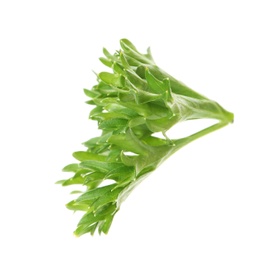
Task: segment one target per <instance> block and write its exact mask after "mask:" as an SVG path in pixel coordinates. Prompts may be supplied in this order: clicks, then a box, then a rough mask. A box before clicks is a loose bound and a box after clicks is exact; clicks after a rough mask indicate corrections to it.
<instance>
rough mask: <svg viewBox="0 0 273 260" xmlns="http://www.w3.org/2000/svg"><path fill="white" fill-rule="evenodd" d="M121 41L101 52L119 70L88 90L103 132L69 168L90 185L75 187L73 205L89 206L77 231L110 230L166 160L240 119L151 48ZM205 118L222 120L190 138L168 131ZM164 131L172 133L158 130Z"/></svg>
mask: <svg viewBox="0 0 273 260" xmlns="http://www.w3.org/2000/svg"><path fill="white" fill-rule="evenodd" d="M120 44H121V50H120V51H118V52H116V53H115V54H114V55H112V54H110V53H109V52H108V51H107V50H106V49H103V53H104V55H105V57H104V58H100V60H101V62H102V63H103V64H104V65H106V66H107V67H110V68H111V69H112V70H113V72H112V73H109V72H101V73H99V74H98V83H97V85H95V86H94V87H93V88H92V89H91V90H87V89H85V90H84V92H85V94H86V95H87V96H88V97H89V98H90V101H87V103H88V104H90V105H92V106H94V107H93V109H92V110H91V112H90V119H92V120H96V121H97V122H98V128H99V129H101V135H100V136H98V137H94V138H92V139H90V140H88V141H86V142H85V143H84V145H85V146H86V147H87V150H86V151H79V152H75V153H74V154H73V156H74V157H75V158H76V159H77V160H78V161H79V162H78V163H74V164H70V165H68V166H66V167H65V168H64V169H63V171H65V172H72V173H73V176H72V177H71V178H69V179H66V180H63V181H60V182H59V183H61V184H62V185H63V186H67V185H71V184H81V185H83V186H84V187H85V191H83V192H81V191H75V192H74V193H81V195H80V196H79V197H78V198H77V199H75V200H72V201H71V202H69V203H68V204H67V205H66V206H67V208H68V209H71V210H74V211H77V210H80V211H84V212H85V214H84V215H83V217H82V218H81V220H80V222H79V223H78V227H77V229H76V230H75V232H74V233H75V235H76V236H81V235H83V234H85V233H91V234H92V235H93V234H94V232H95V231H96V230H98V232H99V233H101V232H103V233H107V232H108V230H109V228H110V226H111V223H112V221H113V218H114V216H115V214H116V213H117V211H118V210H119V208H120V206H121V203H122V202H123V201H124V200H125V199H126V198H127V196H128V195H129V194H130V192H131V191H132V190H133V189H134V188H135V187H136V186H137V185H138V184H139V183H140V182H141V181H142V180H143V179H144V178H146V177H147V176H148V175H149V174H150V173H151V172H152V171H153V170H155V169H156V168H157V167H158V166H159V165H160V164H161V163H162V162H163V161H164V160H166V159H167V158H168V157H169V156H170V155H172V154H173V153H175V152H176V151H178V150H179V149H180V148H182V147H183V146H185V145H186V144H188V143H190V142H192V141H193V140H195V139H197V138H199V137H202V136H204V135H206V134H208V133H210V132H213V131H215V130H217V129H219V128H221V127H223V126H225V125H227V124H228V123H231V122H233V114H232V113H230V112H228V111H226V110H225V109H223V108H222V107H221V106H220V105H219V104H218V103H216V102H214V101H212V100H210V99H208V98H206V97H204V96H202V95H200V94H198V93H197V92H195V91H193V90H192V89H190V88H188V87H187V86H186V85H185V84H183V83H181V82H180V81H178V80H176V79H175V78H173V77H172V76H170V75H169V74H167V73H166V72H165V71H163V70H162V69H161V68H159V67H158V66H157V65H156V64H155V62H154V60H153V58H152V56H151V52H150V49H148V52H147V54H141V53H139V52H138V51H137V49H136V47H135V46H134V45H133V44H132V43H131V42H130V41H128V40H127V39H122V40H121V41H120ZM201 118H212V119H217V120H218V121H217V123H216V124H214V125H212V126H210V127H207V128H205V129H203V130H201V131H199V132H197V133H193V134H192V135H190V136H188V137H185V138H180V139H170V138H168V137H167V135H166V133H167V131H168V130H169V129H170V128H171V127H172V126H174V125H175V124H177V123H179V122H181V121H185V120H192V119H201ZM156 132H162V133H163V135H164V136H165V138H158V137H154V136H153V134H154V133H156ZM106 180H108V181H107V182H105V181H106ZM109 180H111V181H112V182H111V184H109ZM107 183H108V184H107Z"/></svg>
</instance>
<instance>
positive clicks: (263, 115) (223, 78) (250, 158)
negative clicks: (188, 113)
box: [0, 0, 273, 260]
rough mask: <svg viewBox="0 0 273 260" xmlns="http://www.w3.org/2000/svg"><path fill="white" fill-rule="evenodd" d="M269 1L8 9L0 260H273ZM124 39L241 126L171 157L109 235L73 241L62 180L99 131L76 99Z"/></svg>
mask: <svg viewBox="0 0 273 260" xmlns="http://www.w3.org/2000/svg"><path fill="white" fill-rule="evenodd" d="M271 2H272V1H263V0H259V1H251V0H249V1H242V0H236V1H232V0H230V1H194V0H193V1H172V0H168V1H148V0H146V1H141V0H139V1H121V0H119V1H118V0H116V1H103V0H101V1H91V0H90V1H69V0H66V1H60V0H54V1H50V0H47V1H27V0H25V1H12V0H10V1H8V0H6V1H1V4H0V37H1V40H0V125H1V128H0V129H1V135H0V151H1V157H0V158H1V177H0V178H1V179H0V193H1V203H0V206H1V214H0V238H1V250H0V258H1V259H6V260H9V259H31V260H32V259H41V260H43V259H67V260H68V259H121V260H123V259H133V260H134V259H158V258H159V257H162V258H161V259H174V260H176V259H187V260H191V259H210V260H213V259H217V260H219V259H233V260H235V259H238V260H239V259H240V260H242V259H248V260H249V259H263V260H267V259H271V260H272V259H273V223H272V222H273V210H272V206H273V189H272V185H273V177H272V174H273V167H272V147H273V141H272V132H273V127H272V112H273V109H272V87H273V80H272V69H273V48H272V46H273V38H272V31H273V30H272V29H273V28H272V25H273V18H272V17H273V16H272V11H273V8H272V7H271V5H270V4H271ZM123 37H126V38H129V39H130V40H131V41H132V42H133V43H134V44H135V45H136V46H137V47H138V48H139V49H140V50H141V51H142V52H144V51H145V50H146V48H147V47H148V46H151V48H152V52H153V56H154V58H155V60H156V61H157V63H158V64H159V65H160V66H161V67H163V69H165V70H166V71H168V72H169V73H170V74H172V75H174V76H175V77H177V78H179V79H180V80H182V81H183V82H185V83H186V84H187V85H188V86H190V87H191V88H193V89H194V90H196V91H199V92H201V93H202V94H204V95H205V96H208V97H210V98H211V99H214V100H216V101H218V102H219V103H220V104H221V105H223V106H224V107H225V108H226V109H228V110H230V111H232V112H234V114H235V123H234V124H233V125H229V126H227V127H225V128H224V129H221V130H219V131H217V132H215V133H213V134H211V135H209V136H206V137H203V138H202V139H199V140H197V141H195V142H194V143H192V144H190V145H189V146H187V147H185V148H183V149H182V150H181V151H179V152H178V153H177V154H175V155H174V156H173V157H171V158H170V159H168V161H166V162H165V163H164V164H163V165H162V166H161V167H160V168H159V169H158V170H157V171H156V172H154V173H153V174H152V176H150V177H149V178H148V179H146V180H145V181H144V182H143V183H142V184H141V185H140V186H139V187H138V188H137V189H136V190H135V191H134V192H133V193H132V194H131V196H130V197H129V198H128V200H127V201H126V202H125V203H124V204H123V205H122V208H121V210H120V211H119V213H118V214H117V215H116V218H115V220H114V222H113V225H112V227H111V229H110V233H109V234H108V235H107V236H104V235H102V236H99V235H96V236H94V237H91V236H89V235H85V236H82V237H81V238H76V237H74V236H73V234H72V232H73V230H74V229H75V227H76V224H77V221H78V220H79V215H77V214H74V215H73V213H72V212H71V211H68V210H67V209H66V208H65V207H64V204H65V203H67V202H68V201H69V200H71V195H69V191H70V190H69V189H66V188H62V187H61V186H58V185H55V184H54V182H55V181H57V180H59V179H63V178H64V176H65V173H62V172H61V169H62V167H63V166H64V165H66V164H68V163H71V162H74V160H73V158H72V156H71V154H72V152H73V151H76V150H81V149H84V147H83V146H82V145H81V143H82V142H83V141H86V140H87V139H89V138H91V137H93V136H94V135H95V134H96V124H95V123H93V122H91V121H90V120H88V113H89V110H90V107H89V106H88V105H86V104H85V103H84V101H86V98H85V96H84V94H83V91H82V89H83V88H91V87H92V86H93V85H94V84H95V83H96V77H95V76H94V74H93V73H92V70H94V71H97V72H99V71H100V70H101V68H102V66H101V65H100V63H99V61H98V58H99V57H100V56H101V55H102V51H101V50H102V47H107V48H108V49H109V51H111V52H114V51H115V50H117V49H119V39H120V38H123ZM180 129H182V130H183V127H182V125H181V128H180ZM182 130H181V131H182ZM177 133H178V132H177ZM178 134H179V133H178Z"/></svg>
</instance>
